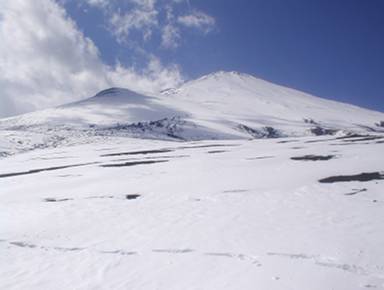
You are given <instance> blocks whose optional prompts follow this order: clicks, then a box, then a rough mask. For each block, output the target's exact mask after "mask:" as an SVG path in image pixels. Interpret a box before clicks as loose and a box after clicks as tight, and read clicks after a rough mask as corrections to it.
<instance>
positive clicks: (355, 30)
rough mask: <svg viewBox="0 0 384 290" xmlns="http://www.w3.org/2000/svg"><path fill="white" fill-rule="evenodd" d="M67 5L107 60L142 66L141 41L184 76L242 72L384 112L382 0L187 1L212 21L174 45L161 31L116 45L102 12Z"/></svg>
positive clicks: (183, 36) (189, 7) (191, 8)
mask: <svg viewBox="0 0 384 290" xmlns="http://www.w3.org/2000/svg"><path fill="white" fill-rule="evenodd" d="M159 5H160V4H159ZM66 8H67V10H68V13H69V15H70V16H71V17H72V18H73V19H74V20H75V21H76V23H77V24H78V26H79V27H80V29H81V30H82V31H83V32H84V33H85V34H86V35H87V36H89V37H90V38H91V39H92V40H93V41H94V42H95V44H96V45H97V47H98V48H99V49H100V52H101V55H102V58H103V60H104V61H105V62H107V63H110V64H113V63H114V62H115V61H116V59H119V61H121V62H122V63H124V64H126V65H131V64H133V63H135V64H136V65H137V66H140V65H141V64H142V58H143V56H142V55H141V54H140V53H137V52H135V49H133V48H132V47H130V45H129V42H136V43H137V44H138V45H140V46H141V47H142V48H143V49H144V50H145V51H146V52H149V53H153V54H155V55H156V56H158V57H159V58H160V59H161V60H162V61H163V62H165V63H176V64H178V65H179V66H180V68H181V69H182V72H183V74H184V75H185V76H186V77H187V78H195V77H198V76H201V75H203V74H207V73H210V72H212V71H216V70H237V71H241V72H246V73H250V74H253V75H256V76H259V77H261V78H264V79H266V80H269V81H272V82H276V83H279V84H283V85H287V86H290V87H294V88H297V89H300V90H303V91H306V92H310V93H313V94H315V95H318V96H322V97H327V98H332V99H336V100H340V101H344V102H350V103H354V104H357V105H360V106H364V107H368V108H372V109H376V110H381V111H384V17H383V15H384V1H382V0H370V1H361V0H336V1H335V0H321V1H319V0H318V1H316V0H309V1H308V0H252V1H251V0H236V1H235V0H220V1H206V0H190V1H189V4H188V3H187V5H179V7H178V9H180V10H183V9H184V11H183V12H184V13H188V12H190V11H192V10H198V11H203V12H204V13H206V14H207V15H210V16H212V17H213V18H214V19H215V25H214V27H213V28H212V29H211V31H209V32H208V33H201V31H200V32H199V31H186V30H185V31H182V32H181V33H182V39H181V41H180V46H179V47H177V48H176V49H164V48H163V47H161V45H160V41H159V40H158V39H156V37H158V36H154V37H152V38H151V40H149V41H142V40H141V39H140V35H134V34H133V35H131V36H129V39H127V42H128V44H122V43H119V42H117V41H116V40H115V39H114V37H113V35H111V33H110V32H109V31H108V29H107V28H106V24H105V23H106V22H105V19H104V17H105V15H103V13H102V12H101V11H100V9H97V8H94V7H93V8H92V7H84V5H82V6H81V5H78V4H76V3H74V2H71V1H69V2H67V4H66ZM124 8H125V9H127V10H129V9H130V7H129V6H125V7H124ZM124 8H122V9H124ZM85 10H86V12H85Z"/></svg>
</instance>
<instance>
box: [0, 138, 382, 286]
mask: <svg viewBox="0 0 384 290" xmlns="http://www.w3.org/2000/svg"><path fill="white" fill-rule="evenodd" d="M383 140H384V139H383V136H382V135H381V136H378V137H358V136H356V137H347V138H345V137H344V138H338V137H336V136H322V137H301V138H282V139H266V140H252V141H249V140H227V141H199V142H168V141H158V140H140V139H130V138H119V137H115V138H110V139H105V140H101V141H99V142H96V141H95V142H94V143H91V144H83V145H76V146H60V147H59V148H56V149H44V150H34V151H31V152H28V153H24V154H16V155H14V156H10V157H6V158H3V159H1V167H0V256H1V259H0V289H164V290H170V289H175V290H176V289H177V290H178V289H184V290H186V289H194V290H195V289H220V290H222V289H242V290H244V289H252V290H254V289H268V290H274V289H284V290H285V289H303V290H304V289H305V290H307V289H311V290H316V289H319V290H324V289H338V290H340V289H346V290H353V289H367V288H374V289H384V255H383V245H384V231H383V229H384V227H383V224H384V198H383V189H384V188H383V182H384V180H382V178H384V176H383V173H384V172H383V170H384V155H383V152H384V151H383V149H384V144H383ZM292 157H293V159H292ZM362 173H366V174H362Z"/></svg>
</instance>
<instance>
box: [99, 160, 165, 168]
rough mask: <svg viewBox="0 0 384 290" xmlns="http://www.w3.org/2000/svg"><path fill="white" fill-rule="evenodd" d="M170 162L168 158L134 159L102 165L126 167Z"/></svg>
mask: <svg viewBox="0 0 384 290" xmlns="http://www.w3.org/2000/svg"><path fill="white" fill-rule="evenodd" d="M163 162H168V160H148V161H132V162H124V163H113V164H103V165H100V167H125V166H135V165H148V164H154V163H163Z"/></svg>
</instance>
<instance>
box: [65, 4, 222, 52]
mask: <svg viewBox="0 0 384 290" xmlns="http://www.w3.org/2000/svg"><path fill="white" fill-rule="evenodd" d="M67 1H69V0H67ZM82 1H83V2H84V3H87V4H88V5H90V6H93V7H97V8H100V9H101V11H102V13H103V14H104V18H105V21H106V23H107V26H108V28H109V31H110V32H111V33H112V34H113V36H114V37H115V39H116V41H117V42H118V43H119V44H124V45H127V46H132V45H134V46H136V48H141V47H142V46H144V45H142V44H143V43H141V42H140V41H144V43H146V42H147V41H149V40H151V39H152V36H153V35H154V34H156V35H160V40H161V43H160V46H161V47H162V48H166V49H175V48H177V47H179V45H180V41H181V39H182V37H183V36H184V34H183V35H182V34H181V33H180V28H181V27H182V26H183V27H184V30H183V32H185V31H186V29H185V28H192V29H197V30H199V31H202V32H203V33H208V32H210V31H212V30H213V28H214V27H215V25H216V21H215V18H213V17H212V16H210V15H208V14H206V13H204V12H202V11H199V10H196V9H193V10H191V5H190V3H189V0H124V1H120V2H119V0H82ZM118 3H120V4H123V5H120V6H119V5H118ZM176 6H178V9H174V7H176ZM122 7H125V9H123V8H122ZM175 11H177V13H175ZM182 11H184V14H182ZM186 11H188V12H186ZM133 33H134V36H132V37H131V35H132V34H133ZM137 33H138V34H139V35H141V39H140V40H139V41H138V39H137V38H136V37H137Z"/></svg>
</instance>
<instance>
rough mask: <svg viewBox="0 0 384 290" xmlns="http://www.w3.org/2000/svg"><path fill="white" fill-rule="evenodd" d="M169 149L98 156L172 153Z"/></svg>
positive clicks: (111, 154)
mask: <svg viewBox="0 0 384 290" xmlns="http://www.w3.org/2000/svg"><path fill="white" fill-rule="evenodd" d="M172 151H173V150H171V149H155V150H142V151H130V152H118V153H110V154H103V155H100V156H101V157H112V156H121V155H147V154H159V153H169V152H172Z"/></svg>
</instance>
